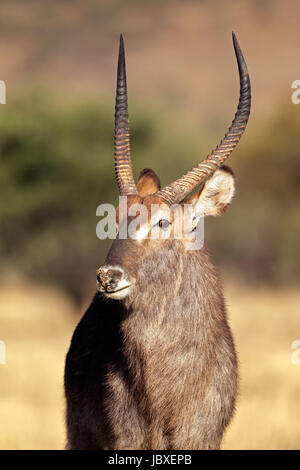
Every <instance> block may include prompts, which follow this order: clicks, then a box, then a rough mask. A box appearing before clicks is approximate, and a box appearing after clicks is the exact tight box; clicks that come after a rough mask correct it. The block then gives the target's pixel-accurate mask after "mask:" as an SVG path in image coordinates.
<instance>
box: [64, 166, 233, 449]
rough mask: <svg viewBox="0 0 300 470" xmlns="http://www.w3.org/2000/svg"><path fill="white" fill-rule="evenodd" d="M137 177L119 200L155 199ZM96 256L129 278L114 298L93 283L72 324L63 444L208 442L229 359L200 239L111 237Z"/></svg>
mask: <svg viewBox="0 0 300 470" xmlns="http://www.w3.org/2000/svg"><path fill="white" fill-rule="evenodd" d="M142 177H144V183H145V185H144V184H142V182H141V184H140V191H141V193H142V195H143V197H139V196H134V197H133V198H132V199H131V202H130V201H129V204H130V203H132V202H136V201H137V200H139V201H142V202H143V203H144V204H145V205H147V206H148V205H149V204H151V202H153V201H154V200H155V202H157V200H156V199H155V198H156V197H154V196H152V195H151V194H152V192H153V188H154V187H157V182H156V183H155V181H154V179H155V178H154V177H153V181H152V182H151V181H149V179H150V178H151V174H149V172H148V173H147V176H146V179H145V175H144V176H143V175H142ZM155 177H156V175H155ZM156 178H157V177H156ZM146 180H147V181H146ZM141 187H143V189H141ZM145 188H146V189H145ZM147 188H148V189H147ZM141 193H140V194H141ZM199 196H200V195H199ZM128 199H130V198H128ZM216 212H218V211H216ZM105 265H107V266H116V265H117V266H119V267H121V268H123V269H124V271H125V272H126V275H127V277H128V278H129V279H130V280H132V282H133V283H134V287H133V289H132V291H131V292H130V294H129V295H128V296H127V297H125V298H124V299H123V300H120V301H119V300H112V299H107V298H104V296H103V295H102V294H101V293H98V294H97V295H96V296H95V298H94V300H93V302H92V304H91V306H90V307H89V309H88V310H87V312H86V314H85V315H84V317H83V318H82V320H81V321H80V323H79V325H78V327H77V328H76V330H75V333H74V335H73V338H72V343H71V347H70V350H69V352H68V355H67V359H66V371H65V390H66V398H67V430H68V448H70V449H218V448H219V447H220V444H221V440H222V436H223V433H224V430H225V428H226V426H227V425H228V423H229V421H230V419H231V417H232V414H233V411H234V404H235V399H236V394H237V359H236V354H235V348H234V343H233V339H232V335H231V332H230V328H229V326H228V323H227V319H226V309H225V304H224V299H223V293H222V288H221V283H220V280H219V277H218V275H217V273H216V271H215V269H214V267H213V264H212V262H211V260H210V257H209V255H208V252H207V250H206V248H205V247H204V248H202V249H201V250H198V251H187V250H186V249H185V245H184V243H183V241H182V240H172V239H166V240H153V239H145V240H143V241H142V243H137V242H136V241H135V240H132V239H126V240H119V239H116V240H115V241H114V242H113V244H112V247H111V249H110V251H109V253H108V255H107V258H106V262H105Z"/></svg>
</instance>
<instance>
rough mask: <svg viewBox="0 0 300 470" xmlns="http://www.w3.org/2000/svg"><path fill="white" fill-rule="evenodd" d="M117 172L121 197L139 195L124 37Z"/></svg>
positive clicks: (117, 121) (116, 138)
mask: <svg viewBox="0 0 300 470" xmlns="http://www.w3.org/2000/svg"><path fill="white" fill-rule="evenodd" d="M114 154H115V172H116V179H117V183H118V186H119V190H120V194H121V196H127V195H129V194H137V189H136V185H135V182H134V178H133V172H132V163H131V157H130V137H129V121H128V103H127V83H126V67H125V52H124V41H123V36H122V34H121V36H120V47H119V60H118V76H117V90H116V108H115V132H114Z"/></svg>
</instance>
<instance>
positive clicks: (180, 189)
mask: <svg viewBox="0 0 300 470" xmlns="http://www.w3.org/2000/svg"><path fill="white" fill-rule="evenodd" d="M232 40H233V46H234V50H235V55H236V59H237V63H238V69H239V77H240V98H239V104H238V108H237V112H236V114H235V117H234V120H233V121H232V124H231V126H230V127H229V129H228V131H227V133H226V134H225V136H224V138H223V139H222V140H221V142H220V143H219V145H217V147H216V148H215V149H214V150H212V152H211V153H210V154H209V155H208V156H207V157H206V158H205V160H203V161H202V162H200V163H199V164H198V165H197V167H196V168H193V169H192V170H190V171H189V172H187V173H186V174H184V175H183V176H181V177H180V178H178V179H177V180H176V181H174V182H173V183H171V184H170V185H168V186H165V187H164V188H163V189H161V190H160V191H158V192H157V193H156V194H157V196H159V197H161V198H162V199H163V200H164V201H165V202H167V203H168V204H175V203H178V202H181V201H182V200H183V199H184V198H185V197H186V196H188V194H190V193H191V192H192V191H193V190H194V189H195V188H196V187H197V186H199V185H200V184H201V183H203V181H205V180H206V179H207V178H208V177H209V176H211V175H212V174H213V173H214V172H215V171H216V169H217V168H219V167H220V166H221V165H222V164H223V163H224V161H225V160H226V159H227V158H228V157H229V155H230V154H231V152H232V151H233V150H234V148H235V147H236V145H237V144H238V142H239V140H240V138H241V137H242V135H243V133H244V130H245V128H246V125H247V122H248V118H249V114H250V107H251V86H250V78H249V74H248V70H247V65H246V62H245V59H244V57H243V54H242V51H241V48H240V46H239V43H238V41H237V39H236V37H235V34H234V33H232Z"/></svg>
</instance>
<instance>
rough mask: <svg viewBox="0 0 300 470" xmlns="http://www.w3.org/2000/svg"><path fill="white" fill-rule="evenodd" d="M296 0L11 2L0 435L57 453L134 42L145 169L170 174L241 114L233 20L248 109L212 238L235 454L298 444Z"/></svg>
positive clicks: (3, 136) (0, 218)
mask: <svg viewBox="0 0 300 470" xmlns="http://www.w3.org/2000/svg"><path fill="white" fill-rule="evenodd" d="M299 15H300V4H299V2H297V1H296V0H290V1H289V3H288V5H287V4H286V2H283V1H278V0H259V1H258V0H251V1H245V2H238V1H237V0H227V1H226V2H222V1H215V0H210V1H208V0H202V1H201V0H197V1H196V0H194V1H193V0H186V1H184V2H182V1H179V0H165V1H164V2H159V1H156V0H152V1H151V2H149V1H148V2H146V1H145V0H139V1H137V0H132V1H121V0H73V1H72V2H70V1H68V0H60V1H58V0H51V1H50V0H44V1H43V2H40V1H38V0H27V1H26V2H24V1H22V0H2V1H1V7H0V79H1V80H4V81H5V82H6V86H7V97H6V104H5V105H0V188H1V196H0V260H1V261H0V340H2V341H5V343H6V348H7V357H6V361H7V364H6V365H0V448H1V449H62V448H64V445H65V431H64V396H63V368H64V358H65V354H66V351H67V349H68V346H69V342H70V338H71V335H72V332H73V330H74V328H75V325H76V324H77V322H78V321H79V318H80V316H81V315H82V314H83V312H84V310H85V309H86V308H87V307H88V305H89V302H90V300H91V297H92V295H93V293H94V291H95V271H96V269H97V267H98V266H99V265H100V264H101V262H102V261H103V259H104V255H105V253H106V250H107V248H108V245H109V244H108V243H106V242H103V241H100V240H98V239H97V238H96V224H97V222H98V220H97V217H96V208H97V206H98V205H99V204H101V203H103V202H111V203H114V204H115V203H116V202H117V200H118V192H117V187H116V184H115V180H114V169H113V139H112V136H113V115H114V95H115V80H116V61H117V50H118V41H119V33H120V32H122V33H123V34H124V38H125V45H126V51H127V76H128V87H129V106H130V119H131V136H132V157H133V163H134V171H135V175H136V176H137V175H138V173H139V172H140V170H141V169H142V168H144V167H145V166H151V167H152V168H153V169H154V170H155V171H156V172H157V173H158V174H159V175H160V176H161V180H162V183H163V184H166V183H168V182H170V181H171V180H172V179H174V178H176V177H178V176H180V175H181V174H182V173H183V172H185V171H186V170H188V169H189V168H190V167H191V166H192V165H194V164H195V163H196V162H197V161H198V160H200V159H202V158H204V157H205V156H206V154H208V153H209V151H210V150H211V149H212V148H213V147H214V146H215V145H216V144H217V143H218V141H219V140H220V138H221V137H223V135H224V132H225V131H226V130H227V128H228V126H229V124H230V123H231V120H232V118H233V115H234V113H235V110H236V105H237V100H238V94H239V83H238V72H237V67H236V62H235V56H234V52H233V47H232V42H231V31H232V30H234V31H235V33H236V35H237V37H238V40H239V42H240V45H241V47H242V50H243V52H244V55H245V57H246V60H247V64H248V68H249V72H250V76H251V80H252V95H253V105H252V113H251V116H250V121H249V124H248V127H247V131H246V133H245V135H244V136H243V138H242V140H241V142H240V144H239V146H238V148H237V150H236V151H235V152H234V153H233V155H232V156H231V157H230V161H229V164H230V165H231V166H232V168H233V170H234V172H235V175H236V185H237V191H236V196H235V199H234V201H233V204H232V206H231V207H230V209H229V210H228V212H227V213H226V215H225V216H224V217H222V218H216V219H212V220H207V221H206V226H205V230H206V232H205V233H206V244H207V245H208V246H209V247H210V250H211V252H212V255H213V258H214V260H215V263H216V265H217V266H218V267H219V270H220V271H221V273H222V275H223V279H224V290H225V296H226V299H227V304H228V309H229V319H230V324H231V327H232V329H233V333H234V337H235V340H236V345H237V350H238V354H239V360H240V377H241V382H240V397H239V399H238V403H237V411H236V415H235V417H234V419H233V421H232V423H231V425H230V427H229V429H228V431H227V433H226V436H225V439H224V443H223V448H224V449H255V448H256V449H284V448H287V449H293V448H294V449H299V448H300V419H299V417H300V401H299V394H300V364H298V365H295V364H292V362H291V355H292V352H293V350H292V349H291V344H292V342H293V341H294V340H296V339H299V338H300V316H299V304H300V292H299V278H300V256H299V232H300V212H299V203H300V190H299V187H300V149H299V129H300V105H299V106H297V105H294V104H292V102H291V95H292V92H293V90H292V89H291V84H292V82H293V81H294V80H297V79H300V76H299V59H300V57H299V24H298V18H299Z"/></svg>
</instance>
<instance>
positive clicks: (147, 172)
mask: <svg viewBox="0 0 300 470" xmlns="http://www.w3.org/2000/svg"><path fill="white" fill-rule="evenodd" d="M136 187H137V190H138V193H139V195H140V196H141V197H145V196H148V195H149V194H154V193H156V192H157V191H159V190H160V180H159V177H158V176H157V174H156V173H155V172H154V171H153V170H151V168H144V169H143V170H142V171H141V172H140V175H139V179H138V182H137V185H136Z"/></svg>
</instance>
